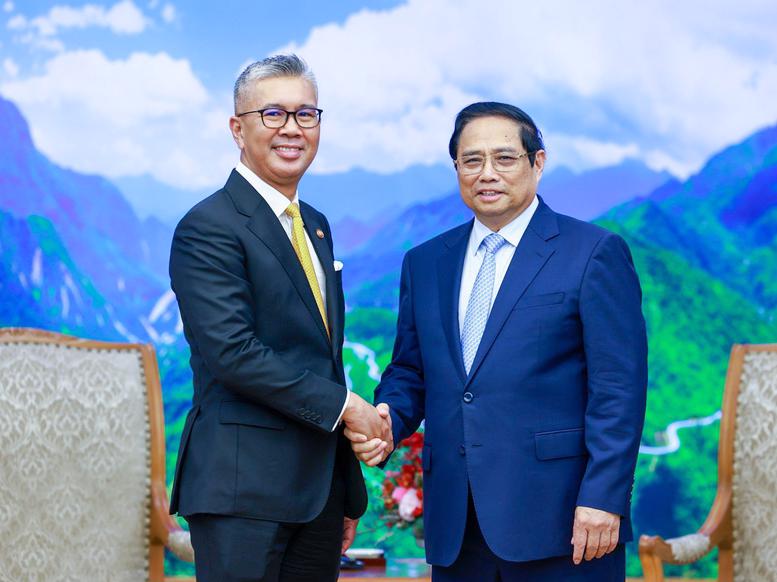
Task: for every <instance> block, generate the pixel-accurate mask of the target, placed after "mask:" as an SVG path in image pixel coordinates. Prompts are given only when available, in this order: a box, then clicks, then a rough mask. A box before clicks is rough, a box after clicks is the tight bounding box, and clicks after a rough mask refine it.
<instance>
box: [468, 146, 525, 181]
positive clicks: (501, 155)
mask: <svg viewBox="0 0 777 582" xmlns="http://www.w3.org/2000/svg"><path fill="white" fill-rule="evenodd" d="M538 151H539V150H534V151H533V152H523V153H521V154H519V153H517V152H513V151H504V152H496V153H494V154H492V155H488V154H486V155H483V154H480V153H478V154H472V155H464V156H461V157H459V158H457V159H456V160H454V163H455V165H456V170H458V172H459V173H460V174H462V175H464V176H470V175H473V174H480V173H481V172H482V171H483V169H484V168H485V167H486V160H488V159H489V158H491V167H492V168H494V171H496V172H499V173H500V174H506V173H509V172H515V171H516V170H517V169H518V165H519V163H520V161H521V158H525V157H526V156H530V155H532V154H536V153H537V152H538Z"/></svg>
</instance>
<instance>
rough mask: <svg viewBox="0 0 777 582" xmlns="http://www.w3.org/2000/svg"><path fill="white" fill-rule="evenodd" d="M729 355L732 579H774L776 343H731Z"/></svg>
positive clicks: (776, 542)
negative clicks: (734, 383)
mask: <svg viewBox="0 0 777 582" xmlns="http://www.w3.org/2000/svg"><path fill="white" fill-rule="evenodd" d="M735 358H736V359H737V361H736V362H734V360H735ZM731 359H732V364H736V365H735V366H733V367H735V368H736V370H734V372H736V373H738V376H739V378H738V380H739V382H738V384H739V386H738V390H737V394H736V401H735V405H736V421H735V430H734V437H733V441H734V450H733V475H732V483H733V499H732V525H733V544H734V547H733V549H734V552H733V554H734V580H735V581H736V582H754V581H756V580H758V581H763V582H766V581H768V580H772V581H774V580H777V344H772V345H760V346H759V345H743V346H736V347H735V348H734V351H732V358H731ZM730 380H731V378H730ZM726 389H727V390H728V389H729V386H727V388H726ZM721 436H722V435H721ZM721 446H723V442H721Z"/></svg>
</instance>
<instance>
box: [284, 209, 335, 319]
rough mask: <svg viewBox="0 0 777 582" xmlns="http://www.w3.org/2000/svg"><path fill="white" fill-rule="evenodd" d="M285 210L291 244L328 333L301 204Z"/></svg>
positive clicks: (322, 300)
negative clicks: (306, 237) (300, 207)
mask: <svg viewBox="0 0 777 582" xmlns="http://www.w3.org/2000/svg"><path fill="white" fill-rule="evenodd" d="M285 212H286V214H287V215H289V216H291V246H292V247H294V252H295V253H297V258H298V259H299V262H300V264H301V265H302V270H303V271H305V277H307V279H308V285H310V290H311V291H312V292H313V297H314V298H315V299H316V305H318V311H319V313H321V319H322V320H323V321H324V327H325V328H326V332H327V334H328V333H329V324H328V323H327V321H326V308H325V307H324V298H323V297H321V287H319V286H318V278H317V277H316V269H315V268H314V267H313V260H312V259H311V258H310V251H309V250H308V242H307V240H306V239H305V228H304V226H305V225H304V223H303V222H302V215H301V214H300V212H299V206H298V205H297V204H294V203H292V204H289V206H288V207H287V208H286V211H285Z"/></svg>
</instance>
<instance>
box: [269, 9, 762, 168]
mask: <svg viewBox="0 0 777 582" xmlns="http://www.w3.org/2000/svg"><path fill="white" fill-rule="evenodd" d="M775 21H777V4H775V3H765V2H761V1H760V0H751V1H750V2H739V3H729V2H723V1H722V0H718V1H714V2H712V4H709V3H708V4H707V5H705V8H704V9H703V10H700V9H698V7H695V8H694V7H693V6H690V5H687V6H686V5H684V4H679V5H678V4H677V3H673V2H670V1H669V0H659V1H657V2H653V3H642V4H633V3H632V4H628V5H624V4H620V5H619V4H613V3H611V2H607V1H606V0H592V1H591V2H586V3H579V2H571V1H570V2H564V3H563V6H559V5H557V4H555V3H554V4H553V5H552V6H551V5H549V4H547V3H539V2H538V3H518V2H515V3H512V2H504V1H499V0H459V1H458V2H456V3H453V4H452V3H450V2H447V1H446V0H409V1H408V3H407V4H405V5H402V6H399V7H396V8H393V9H391V10H386V11H381V12H375V11H368V10H364V11H362V12H360V13H357V14H354V15H352V16H351V17H350V18H348V19H347V20H346V21H345V22H344V23H342V24H330V25H326V26H321V27H317V28H315V29H313V30H312V31H311V33H310V34H309V36H308V37H307V38H306V39H305V40H304V41H303V42H302V43H301V44H296V43H294V44H290V45H287V46H284V47H281V48H280V49H278V50H279V51H283V52H288V51H294V52H297V53H299V54H300V55H301V56H303V57H304V58H305V59H306V60H307V61H308V62H309V63H310V64H311V66H312V67H313V69H314V71H315V72H316V75H317V76H318V80H319V86H320V95H321V100H320V104H321V106H322V108H324V109H325V114H324V125H323V129H322V147H321V150H320V153H319V159H318V160H317V162H316V166H315V168H316V170H317V171H321V172H330V171H334V170H340V169H344V168H347V167H351V166H353V165H359V166H362V167H365V168H370V169H373V170H377V171H393V170H397V169H399V168H402V167H404V166H406V165H407V164H409V163H418V162H435V161H443V160H445V159H446V158H447V151H446V146H447V140H448V137H449V134H450V131H451V129H452V126H453V119H454V116H455V113H456V112H457V111H458V110H459V109H460V108H461V107H462V106H464V105H466V104H468V103H469V102H472V101H475V100H481V99H489V100H491V99H493V100H500V101H507V102H510V103H515V104H517V105H519V106H521V107H523V108H524V109H526V111H527V112H529V113H530V114H531V115H533V116H534V117H535V119H536V120H537V121H538V123H539V124H540V126H541V128H543V129H544V130H546V133H548V135H559V136H565V137H564V139H565V140H567V141H566V142H564V141H563V140H562V142H561V144H554V143H551V142H549V143H548V146H549V147H550V148H551V149H553V148H555V149H557V150H558V151H559V156H558V163H561V164H570V165H573V166H577V167H578V168H582V167H586V166H596V165H600V164H601V163H603V162H606V161H607V160H615V159H617V158H618V157H619V156H621V155H624V153H626V154H627V155H631V153H633V151H634V148H635V147H636V146H635V143H639V146H640V147H639V153H638V155H640V156H641V157H642V158H643V159H648V158H649V159H650V160H651V161H652V163H654V164H655V163H657V160H660V159H663V160H664V161H667V160H670V159H671V160H673V162H672V164H671V166H672V167H674V168H676V169H677V168H685V170H686V172H687V171H689V169H693V168H697V167H698V165H699V164H701V163H702V162H703V161H704V160H705V159H706V158H707V157H708V156H709V155H710V154H711V153H712V152H714V151H715V150H717V149H719V148H721V147H723V146H725V145H728V144H729V143H731V142H733V141H735V140H738V139H741V138H742V137H744V136H746V135H747V134H748V133H750V132H752V131H754V130H755V129H757V128H759V127H761V126H764V125H766V124H770V123H774V122H775V121H776V120H777V99H774V95H776V94H777V61H775V60H774V58H773V55H774V54H775V53H777V36H775V35H774V34H773V24H774V22H775ZM591 136H596V138H597V141H598V142H601V143H602V144H603V147H592V148H582V149H581V148H575V147H573V145H574V143H575V140H577V143H579V144H584V143H586V142H585V141H584V140H585V139H589V140H590V139H591ZM562 152H564V153H563V155H561V153H562ZM666 166H667V167H669V166H670V164H668V163H667V164H666Z"/></svg>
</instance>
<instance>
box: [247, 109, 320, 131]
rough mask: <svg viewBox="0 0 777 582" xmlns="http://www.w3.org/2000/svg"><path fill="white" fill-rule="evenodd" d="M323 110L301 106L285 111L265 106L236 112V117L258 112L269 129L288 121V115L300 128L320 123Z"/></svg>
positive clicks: (309, 127)
mask: <svg viewBox="0 0 777 582" xmlns="http://www.w3.org/2000/svg"><path fill="white" fill-rule="evenodd" d="M323 112H324V110H323V109H317V108H315V107H303V108H302V109H297V110H296V111H286V110H285V109H281V108H280V107H265V108H264V109H256V110H254V111H244V112H243V113H238V114H237V117H242V116H243V115H248V114H249V113H258V114H259V115H260V117H261V118H262V123H263V124H264V126H265V127H267V128H269V129H280V128H281V127H283V126H284V125H286V123H288V121H289V117H293V118H294V121H295V122H296V123H297V125H299V126H300V127H301V128H303V129H312V128H314V127H316V126H317V125H318V124H319V123H321V114H322V113H323Z"/></svg>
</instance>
